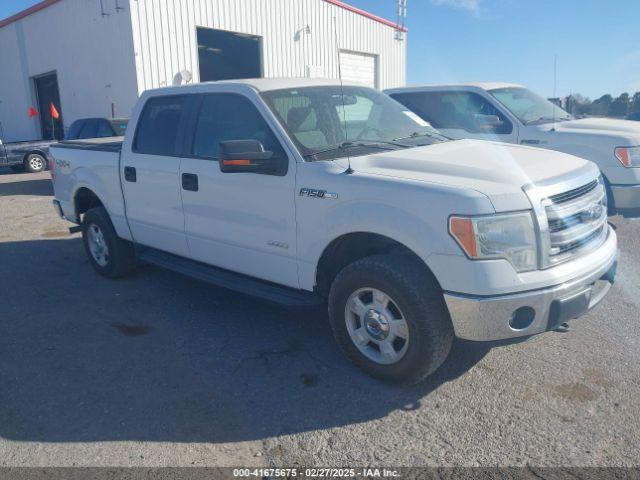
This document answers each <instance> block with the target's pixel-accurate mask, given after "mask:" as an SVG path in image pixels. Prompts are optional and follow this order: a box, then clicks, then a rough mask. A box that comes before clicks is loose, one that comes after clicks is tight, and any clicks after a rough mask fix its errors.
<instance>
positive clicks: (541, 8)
mask: <svg viewBox="0 0 640 480" xmlns="http://www.w3.org/2000/svg"><path fill="white" fill-rule="evenodd" d="M35 3H37V1H34V0H0V18H5V17H7V16H9V15H11V14H13V13H16V12H17V11H20V10H22V9H24V8H27V7H29V6H30V5H33V4H35ZM347 3H350V4H351V5H354V6H356V7H359V8H363V9H365V10H368V11H370V12H372V13H375V14H377V15H380V16H382V17H385V18H389V19H392V20H395V18H396V1H395V0H347ZM639 18H640V0H408V17H407V27H408V28H409V33H408V38H407V42H408V43H407V46H408V58H407V76H408V78H407V81H408V83H409V84H440V83H453V82H472V81H506V82H514V83H520V84H524V85H527V86H528V87H530V88H531V89H533V90H535V91H537V92H538V93H540V94H542V95H544V96H545V97H551V96H553V95H554V58H556V57H557V65H558V67H557V83H556V87H555V94H556V96H565V95H568V94H570V93H581V94H583V95H585V96H588V97H590V98H591V99H595V98H598V97H600V96H601V95H603V94H605V93H610V94H612V95H614V96H617V95H619V94H620V93H622V92H628V93H630V94H633V93H634V92H636V91H640V27H639V25H640V21H639V20H638V19H639Z"/></svg>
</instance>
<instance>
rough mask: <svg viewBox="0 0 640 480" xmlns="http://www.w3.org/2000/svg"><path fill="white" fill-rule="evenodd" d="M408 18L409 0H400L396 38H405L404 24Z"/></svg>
mask: <svg viewBox="0 0 640 480" xmlns="http://www.w3.org/2000/svg"><path fill="white" fill-rule="evenodd" d="M406 18H407V0H398V21H397V22H396V34H395V39H396V40H398V41H400V42H402V41H403V40H404V25H405V19H406Z"/></svg>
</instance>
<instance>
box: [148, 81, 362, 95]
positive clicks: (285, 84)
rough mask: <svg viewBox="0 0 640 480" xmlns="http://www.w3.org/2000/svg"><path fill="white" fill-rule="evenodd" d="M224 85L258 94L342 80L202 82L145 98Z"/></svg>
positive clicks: (156, 90)
mask: <svg viewBox="0 0 640 480" xmlns="http://www.w3.org/2000/svg"><path fill="white" fill-rule="evenodd" d="M222 85H225V86H234V85H235V86H241V87H249V88H252V89H254V90H256V91H258V92H268V91H272V90H287V89H296V88H305V87H328V86H339V85H340V80H334V79H329V78H247V79H239V80H220V81H217V82H201V83H192V84H188V85H179V86H171V87H162V88H154V89H150V90H147V91H145V96H156V95H162V94H179V93H196V92H200V93H201V92H206V91H207V89H208V88H210V87H212V86H222ZM343 85H345V86H355V87H363V88H367V87H366V86H364V85H361V84H358V83H353V82H343Z"/></svg>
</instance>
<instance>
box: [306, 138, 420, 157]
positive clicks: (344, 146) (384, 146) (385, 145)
mask: <svg viewBox="0 0 640 480" xmlns="http://www.w3.org/2000/svg"><path fill="white" fill-rule="evenodd" d="M392 146H393V147H401V148H409V145H403V144H402V143H396V142H395V141H390V142H388V141H385V140H372V141H368V140H358V141H356V142H342V143H341V144H340V145H336V146H335V147H331V148H327V149H325V150H320V151H318V152H313V153H309V154H307V155H304V158H309V157H315V156H316V155H321V154H323V153H329V152H335V151H338V150H348V149H350V148H354V147H372V148H379V149H381V150H396V148H392Z"/></svg>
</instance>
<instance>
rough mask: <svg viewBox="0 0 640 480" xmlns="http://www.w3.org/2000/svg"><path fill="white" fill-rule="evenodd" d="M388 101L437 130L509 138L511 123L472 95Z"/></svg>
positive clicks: (407, 96) (404, 97)
mask: <svg viewBox="0 0 640 480" xmlns="http://www.w3.org/2000/svg"><path fill="white" fill-rule="evenodd" d="M391 97H392V98H393V99H394V100H396V101H398V102H400V103H402V104H403V105H404V106H406V107H407V108H408V109H409V110H411V111H413V112H414V113H416V114H418V115H419V116H420V117H422V118H423V119H424V120H426V121H427V122H429V123H430V124H431V125H432V126H433V127H434V128H437V129H444V130H446V129H456V130H465V131H467V132H471V133H494V134H509V133H511V132H512V130H513V125H512V124H511V122H510V121H509V120H508V119H507V118H506V117H505V116H504V115H503V114H502V112H500V111H499V110H498V109H497V108H495V107H494V106H493V105H492V104H491V103H490V102H488V101H487V100H486V99H485V98H484V97H482V96H481V95H478V94H477V93H473V92H463V91H445V92H416V93H397V94H393V95H391Z"/></svg>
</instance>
